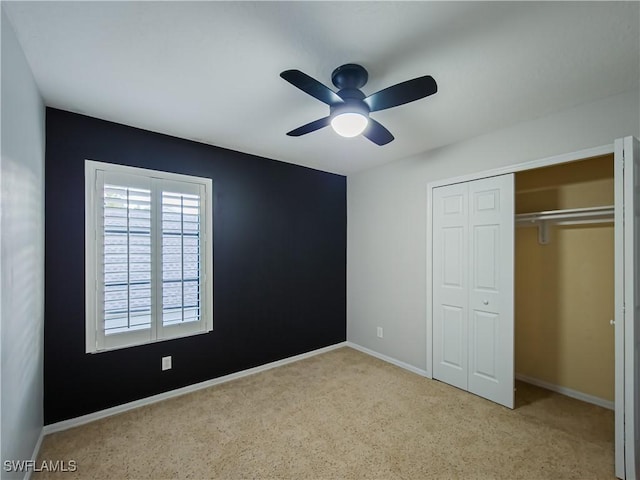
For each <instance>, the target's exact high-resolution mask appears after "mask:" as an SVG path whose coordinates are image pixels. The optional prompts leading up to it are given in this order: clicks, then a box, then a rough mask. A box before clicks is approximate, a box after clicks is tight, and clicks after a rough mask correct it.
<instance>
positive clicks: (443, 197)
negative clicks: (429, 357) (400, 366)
mask: <svg viewBox="0 0 640 480" xmlns="http://www.w3.org/2000/svg"><path fill="white" fill-rule="evenodd" d="M467 191H468V186H467V185H466V184H455V185H448V186H445V187H439V188H435V189H434V190H433V210H432V213H433V244H432V245H433V247H432V248H433V251H432V258H433V377H434V378H436V379H438V380H441V381H443V382H446V383H448V384H450V385H453V386H455V387H458V388H462V389H465V390H466V389H467V376H468V369H467V350H468V348H467V344H468V340H467V330H468V328H467V321H468V320H467V318H468V293H467V292H468V284H467V283H468V281H467V278H468V268H467V262H468V246H467V245H468V238H467V232H468V226H467V225H468V194H467Z"/></svg>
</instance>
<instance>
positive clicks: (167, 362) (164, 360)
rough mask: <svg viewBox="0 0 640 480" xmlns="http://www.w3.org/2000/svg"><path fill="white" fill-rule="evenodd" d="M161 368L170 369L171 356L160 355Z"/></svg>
mask: <svg viewBox="0 0 640 480" xmlns="http://www.w3.org/2000/svg"><path fill="white" fill-rule="evenodd" d="M162 370H171V357H170V356H169V357H162Z"/></svg>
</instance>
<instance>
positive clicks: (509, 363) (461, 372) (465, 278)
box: [432, 174, 514, 408]
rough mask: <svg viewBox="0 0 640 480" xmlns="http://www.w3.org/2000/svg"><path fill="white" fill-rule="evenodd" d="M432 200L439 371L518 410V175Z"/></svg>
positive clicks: (451, 188)
mask: <svg viewBox="0 0 640 480" xmlns="http://www.w3.org/2000/svg"><path fill="white" fill-rule="evenodd" d="M432 205H433V211H432V213H433V216H432V218H433V223H432V227H433V228H432V231H433V243H432V248H433V251H432V259H433V282H432V285H433V360H434V361H433V377H434V378H436V379H438V380H441V381H443V382H445V383H448V384H450V385H453V386H455V387H458V388H462V389H464V390H469V391H470V392H472V393H475V394H477V395H480V396H482V397H485V398H487V399H489V400H492V401H494V402H497V403H500V404H502V405H505V406H507V407H509V408H513V381H514V369H513V361H514V360H513V358H514V353H513V235H514V230H513V229H514V207H513V205H514V191H513V174H509V175H501V176H498V177H491V178H486V179H481V180H476V181H472V182H465V183H460V184H454V185H447V186H443V187H438V188H434V189H433V204H432Z"/></svg>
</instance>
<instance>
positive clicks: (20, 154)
mask: <svg viewBox="0 0 640 480" xmlns="http://www.w3.org/2000/svg"><path fill="white" fill-rule="evenodd" d="M1 109H2V123H1V128H2V157H1V160H0V272H1V275H0V336H1V339H0V361H1V367H0V368H1V369H2V382H1V387H0V418H1V442H2V443H1V447H0V449H1V451H2V467H3V466H4V461H5V460H26V459H30V458H31V456H32V454H33V452H34V448H35V446H36V444H37V441H38V438H39V437H40V432H41V431H42V425H43V412H42V408H43V402H42V399H43V331H44V330H43V321H44V320H43V317H44V314H43V311H44V151H45V130H44V118H45V110H44V104H43V102H42V99H41V97H40V94H39V93H38V89H37V87H36V84H35V81H34V79H33V76H32V74H31V70H30V68H29V65H28V64H27V61H26V59H25V57H24V54H23V52H22V49H21V48H20V45H19V44H18V41H17V39H16V36H15V33H14V31H13V28H12V27H11V24H10V23H9V21H8V19H7V17H6V14H5V11H4V9H2V95H1ZM2 467H0V468H2ZM23 477H24V473H7V472H5V471H4V468H2V478H3V479H5V478H6V479H9V478H23Z"/></svg>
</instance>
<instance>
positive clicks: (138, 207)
mask: <svg viewBox="0 0 640 480" xmlns="http://www.w3.org/2000/svg"><path fill="white" fill-rule="evenodd" d="M103 199H104V208H103V212H104V213H103V222H102V224H103V239H104V250H103V251H104V255H103V262H102V271H103V275H104V277H103V279H104V282H103V285H104V291H103V294H104V306H103V312H104V333H105V335H110V334H114V333H122V332H128V331H132V330H141V329H148V328H150V327H151V305H152V295H151V293H152V292H151V191H150V190H145V189H139V188H128V187H123V186H117V185H108V184H105V186H104V196H103Z"/></svg>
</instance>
